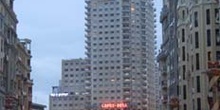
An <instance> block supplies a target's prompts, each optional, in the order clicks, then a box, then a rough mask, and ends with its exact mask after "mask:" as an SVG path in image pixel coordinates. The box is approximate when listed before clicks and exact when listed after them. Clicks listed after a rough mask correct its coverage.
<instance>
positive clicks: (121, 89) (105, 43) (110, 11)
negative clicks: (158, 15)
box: [86, 0, 155, 110]
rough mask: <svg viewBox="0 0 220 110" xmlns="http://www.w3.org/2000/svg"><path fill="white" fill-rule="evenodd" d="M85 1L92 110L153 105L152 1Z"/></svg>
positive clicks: (143, 109) (150, 108) (140, 108)
mask: <svg viewBox="0 0 220 110" xmlns="http://www.w3.org/2000/svg"><path fill="white" fill-rule="evenodd" d="M86 4H87V5H86V10H87V11H86V27H87V28H86V38H87V40H86V44H87V46H86V49H87V52H86V55H87V57H88V59H89V60H90V65H91V86H90V88H91V107H90V109H91V110H103V109H104V110H107V109H113V110H116V109H117V110H122V109H123V110H124V109H128V110H131V109H132V110H146V109H148V110H153V109H154V104H153V102H154V101H153V100H154V99H153V98H152V97H153V94H154V93H153V91H154V90H153V87H154V86H153V84H154V83H153V81H152V78H153V75H152V74H154V68H155V67H154V66H155V63H154V55H155V37H154V36H155V35H154V34H155V30H154V22H155V20H154V17H155V14H154V7H153V5H154V4H153V1H152V0H86ZM117 105H123V106H117Z"/></svg>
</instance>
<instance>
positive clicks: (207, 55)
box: [177, 0, 220, 110]
mask: <svg viewBox="0 0 220 110" xmlns="http://www.w3.org/2000/svg"><path fill="white" fill-rule="evenodd" d="M177 10H178V11H177V13H178V24H177V33H178V34H177V37H178V68H179V102H180V103H179V109H180V110H219V107H217V108H216V109H213V105H214V104H211V103H210V102H212V101H211V100H208V98H209V97H210V96H212V95H213V94H212V93H213V92H212V91H213V90H211V89H210V88H209V83H210V82H209V78H208V75H207V74H205V73H206V71H207V70H208V62H209V61H219V60H220V34H219V24H218V23H217V22H216V21H218V17H219V16H218V3H217V0H179V2H178V5H177ZM218 92H219V91H218ZM212 103H213V102H212ZM214 103H215V102H214ZM218 105H219V104H217V105H216V106H218Z"/></svg>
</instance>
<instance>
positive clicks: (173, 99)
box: [170, 97, 179, 108]
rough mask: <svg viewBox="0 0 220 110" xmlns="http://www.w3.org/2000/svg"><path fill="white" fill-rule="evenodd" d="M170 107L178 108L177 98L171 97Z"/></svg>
mask: <svg viewBox="0 0 220 110" xmlns="http://www.w3.org/2000/svg"><path fill="white" fill-rule="evenodd" d="M170 107H171V108H178V107H179V98H178V97H172V98H171V99H170Z"/></svg>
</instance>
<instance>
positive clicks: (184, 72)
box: [183, 65, 186, 80]
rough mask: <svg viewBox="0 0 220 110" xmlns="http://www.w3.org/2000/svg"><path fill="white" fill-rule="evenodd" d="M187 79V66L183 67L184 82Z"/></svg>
mask: <svg viewBox="0 0 220 110" xmlns="http://www.w3.org/2000/svg"><path fill="white" fill-rule="evenodd" d="M185 79H186V66H185V65H183V80H185Z"/></svg>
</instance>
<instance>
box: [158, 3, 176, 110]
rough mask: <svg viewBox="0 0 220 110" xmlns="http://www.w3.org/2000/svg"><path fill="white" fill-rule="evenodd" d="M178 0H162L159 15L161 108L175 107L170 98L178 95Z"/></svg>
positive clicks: (166, 109) (165, 109)
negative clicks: (160, 31)
mask: <svg viewBox="0 0 220 110" xmlns="http://www.w3.org/2000/svg"><path fill="white" fill-rule="evenodd" d="M177 3H178V0H163V8H162V11H161V15H160V22H161V23H162V44H161V49H160V52H159V55H158V56H157V60H158V62H159V68H160V72H161V78H160V80H161V99H162V106H161V108H162V110H170V109H174V108H176V106H173V105H172V103H173V102H172V100H175V99H176V98H177V97H178V90H179V89H178V84H179V83H178V82H179V73H178V42H177Z"/></svg>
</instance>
